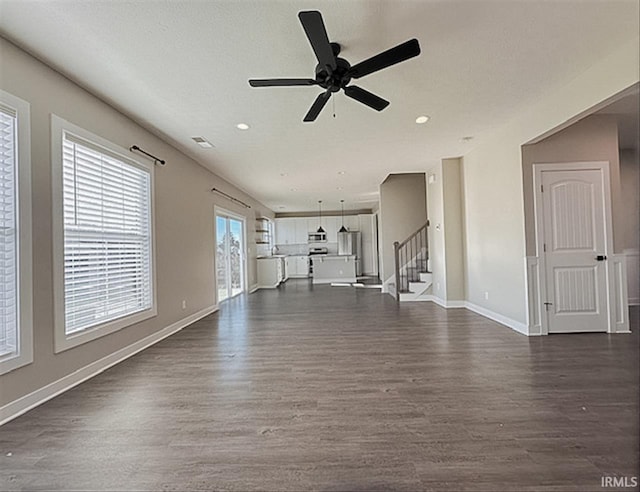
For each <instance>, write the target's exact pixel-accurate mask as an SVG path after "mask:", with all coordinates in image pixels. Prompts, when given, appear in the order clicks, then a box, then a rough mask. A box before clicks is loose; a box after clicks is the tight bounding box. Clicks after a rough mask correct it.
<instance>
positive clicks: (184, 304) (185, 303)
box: [182, 300, 187, 309]
mask: <svg viewBox="0 0 640 492" xmlns="http://www.w3.org/2000/svg"><path fill="white" fill-rule="evenodd" d="M182 309H187V301H185V300H183V301H182Z"/></svg>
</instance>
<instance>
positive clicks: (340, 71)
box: [316, 58, 351, 92]
mask: <svg viewBox="0 0 640 492" xmlns="http://www.w3.org/2000/svg"><path fill="white" fill-rule="evenodd" d="M350 68H351V64H350V63H349V62H348V61H347V60H345V59H344V58H336V69H335V70H334V71H333V72H332V73H331V72H330V69H328V67H325V66H322V65H319V64H318V65H316V82H318V85H319V86H320V87H323V88H325V89H330V90H331V92H338V91H339V90H340V89H344V88H345V87H346V86H347V84H348V83H349V82H350V81H351V77H349V75H348V71H349V69H350Z"/></svg>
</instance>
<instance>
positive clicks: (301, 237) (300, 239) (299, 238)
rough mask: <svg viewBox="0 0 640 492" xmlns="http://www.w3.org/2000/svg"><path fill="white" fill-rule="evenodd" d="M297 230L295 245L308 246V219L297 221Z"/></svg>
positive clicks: (301, 218)
mask: <svg viewBox="0 0 640 492" xmlns="http://www.w3.org/2000/svg"><path fill="white" fill-rule="evenodd" d="M295 229H296V231H295V240H296V242H295V244H307V241H308V239H309V231H308V230H307V229H308V224H307V218H306V217H300V218H297V219H295Z"/></svg>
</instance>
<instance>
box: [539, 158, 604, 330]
mask: <svg viewBox="0 0 640 492" xmlns="http://www.w3.org/2000/svg"><path fill="white" fill-rule="evenodd" d="M586 170H597V171H600V172H601V174H602V188H603V190H602V192H603V194H602V196H603V200H604V204H603V211H604V222H605V223H604V235H605V238H604V245H605V251H604V254H605V255H606V256H607V258H608V260H607V261H605V265H604V271H605V288H606V289H607V291H606V298H607V305H606V309H607V316H606V317H607V333H615V332H616V329H615V327H616V322H615V312H614V311H615V310H614V309H613V306H614V303H615V297H614V296H615V289H614V288H613V282H614V280H615V279H614V278H613V269H612V268H611V265H612V262H613V255H614V250H613V213H612V204H611V179H610V165H609V162H608V161H580V162H558V163H534V164H533V190H534V216H535V238H536V256H537V257H538V262H539V278H540V280H539V285H538V289H539V292H540V296H539V299H538V304H539V305H538V306H537V309H539V312H540V313H541V316H540V323H541V333H540V334H541V335H548V334H549V317H548V316H547V315H546V309H545V308H544V302H545V301H548V297H547V294H548V293H547V264H546V259H545V254H544V232H545V230H544V214H543V201H542V200H543V197H542V173H543V172H545V171H586Z"/></svg>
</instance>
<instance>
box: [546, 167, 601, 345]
mask: <svg viewBox="0 0 640 492" xmlns="http://www.w3.org/2000/svg"><path fill="white" fill-rule="evenodd" d="M542 186H543V188H542V190H543V191H542V205H543V227H544V249H545V252H544V254H545V264H546V284H547V285H546V287H547V301H548V303H549V304H548V305H547V313H548V327H549V333H569V332H590V331H607V326H608V306H607V279H606V265H605V262H606V254H607V247H606V245H607V241H606V236H605V234H606V233H605V204H604V188H603V178H602V171H601V170H599V169H588V170H579V171H543V172H542Z"/></svg>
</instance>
